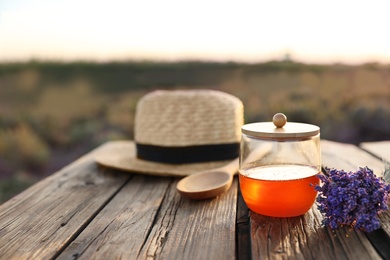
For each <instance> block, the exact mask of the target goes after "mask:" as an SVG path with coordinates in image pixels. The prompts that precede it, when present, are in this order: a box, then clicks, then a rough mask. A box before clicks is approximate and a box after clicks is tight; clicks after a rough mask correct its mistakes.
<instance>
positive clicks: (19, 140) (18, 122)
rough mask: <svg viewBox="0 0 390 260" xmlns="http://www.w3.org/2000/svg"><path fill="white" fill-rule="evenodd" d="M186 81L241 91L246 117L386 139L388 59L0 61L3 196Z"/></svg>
mask: <svg viewBox="0 0 390 260" xmlns="http://www.w3.org/2000/svg"><path fill="white" fill-rule="evenodd" d="M188 88H208V89H217V90H221V91H225V92H228V93H231V94H233V95H235V96H237V97H239V98H240V99H241V100H242V101H243V102H244V105H245V121H246V123H249V122H255V121H270V120H271V119H272V116H273V114H275V113H276V112H283V113H285V114H286V115H287V116H288V119H289V121H298V122H308V123H313V124H317V125H319V126H320V127H321V138H323V139H328V140H335V141H341V142H348V143H359V142H362V141H374V140H385V139H387V140H389V139H390V66H388V65H381V64H375V63H372V64H364V65H360V66H346V65H340V64H336V65H313V64H300V63H294V62H289V61H285V62H267V63H262V64H239V63H207V62H178V63H157V62H156V63H154V62H126V63H82V62H78V63H40V62H29V63H23V64H22V63H7V64H0V203H1V202H2V201H4V200H6V199H8V198H10V197H11V196H13V195H14V194H15V193H17V192H19V191H20V190H22V189H25V188H26V187H28V186H29V185H31V184H32V183H34V182H35V181H37V180H39V179H41V178H43V177H44V176H47V175H48V174H51V173H53V172H55V171H56V170H58V169H60V168H61V167H63V166H64V165H66V164H68V163H69V162H71V161H73V160H74V159H76V158H78V157H79V156H80V155H82V154H84V153H86V152H88V151H90V150H91V149H93V148H95V147H96V146H98V145H99V144H101V143H103V142H105V141H107V140H115V139H129V138H130V139H131V138H132V137H133V131H132V129H133V119H134V111H135V106H136V103H137V100H138V99H139V98H140V97H142V96H143V95H144V94H146V93H147V92H149V91H152V90H155V89H188Z"/></svg>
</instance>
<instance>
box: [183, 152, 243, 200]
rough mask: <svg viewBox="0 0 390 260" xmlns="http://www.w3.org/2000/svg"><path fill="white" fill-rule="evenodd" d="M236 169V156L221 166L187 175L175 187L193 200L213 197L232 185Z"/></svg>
mask: <svg viewBox="0 0 390 260" xmlns="http://www.w3.org/2000/svg"><path fill="white" fill-rule="evenodd" d="M237 171H238V158H237V159H235V160H234V161H232V162H230V163H229V164H227V165H225V166H223V167H220V168H216V169H213V170H208V171H204V172H199V173H195V174H192V175H189V176H187V177H185V178H183V179H181V180H180V181H179V182H178V183H177V185H176V189H177V190H178V192H179V193H180V194H181V195H183V196H184V197H187V198H190V199H194V200H203V199H210V198H214V197H216V196H218V195H220V194H222V193H224V192H225V191H227V190H228V189H229V188H230V186H232V182H233V176H234V174H235V173H236V172H237Z"/></svg>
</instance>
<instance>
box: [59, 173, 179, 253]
mask: <svg viewBox="0 0 390 260" xmlns="http://www.w3.org/2000/svg"><path fill="white" fill-rule="evenodd" d="M170 186H172V178H167V177H154V176H145V175H135V176H133V178H132V179H131V180H130V181H129V182H128V183H127V184H126V185H125V186H124V187H123V188H122V189H121V191H120V192H119V193H118V194H117V195H116V196H115V197H114V198H113V199H112V201H110V203H108V204H107V206H106V207H105V208H104V209H102V210H101V212H100V213H99V214H98V215H97V216H96V217H95V219H93V221H91V223H90V224H89V225H88V226H87V227H86V228H85V230H83V232H81V234H80V235H79V236H78V237H77V238H76V239H75V240H74V241H73V242H72V243H71V244H70V245H69V247H68V248H66V250H64V252H63V253H62V254H61V255H60V256H59V259H71V258H72V257H77V258H80V259H97V258H99V259H112V258H124V259H132V258H133V259H134V258H136V256H137V255H138V254H139V252H140V251H141V249H142V246H143V244H144V243H145V240H146V239H147V238H148V236H149V233H150V230H151V229H152V226H153V224H154V221H155V218H156V215H157V212H158V211H159V208H160V206H161V203H162V200H163V198H164V196H165V194H166V192H167V189H168V188H169V187H170Z"/></svg>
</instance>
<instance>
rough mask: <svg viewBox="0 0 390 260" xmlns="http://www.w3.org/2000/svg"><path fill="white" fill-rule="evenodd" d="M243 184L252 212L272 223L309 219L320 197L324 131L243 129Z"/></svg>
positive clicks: (279, 117) (277, 119)
mask: <svg viewBox="0 0 390 260" xmlns="http://www.w3.org/2000/svg"><path fill="white" fill-rule="evenodd" d="M241 130H242V138H241V146H240V169H239V180H240V188H241V193H242V196H243V198H244V201H245V203H246V204H247V206H248V208H249V209H251V210H252V211H254V212H256V213H258V214H262V215H266V216H272V217H294V216H299V215H302V214H305V213H306V212H307V211H308V210H309V209H310V208H311V206H312V205H313V204H314V201H315V199H316V196H317V192H316V191H315V190H314V187H315V185H317V184H319V179H318V177H317V174H318V173H320V171H321V148H320V128H319V127H318V126H315V125H310V124H303V123H293V122H287V118H286V116H285V115H283V114H281V113H278V114H276V115H275V116H274V118H273V122H263V123H252V124H246V125H244V126H242V128H241Z"/></svg>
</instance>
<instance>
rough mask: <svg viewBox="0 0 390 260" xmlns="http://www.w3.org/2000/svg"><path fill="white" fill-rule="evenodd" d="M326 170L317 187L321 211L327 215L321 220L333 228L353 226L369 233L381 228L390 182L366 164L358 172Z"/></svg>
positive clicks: (320, 176) (321, 175) (319, 176)
mask: <svg viewBox="0 0 390 260" xmlns="http://www.w3.org/2000/svg"><path fill="white" fill-rule="evenodd" d="M325 170H326V172H327V175H324V174H319V175H318V178H319V179H320V180H321V181H322V186H319V185H317V186H316V187H315V190H317V191H318V192H319V194H318V197H317V203H318V210H319V211H320V212H321V213H322V214H324V219H323V221H322V223H323V224H324V225H329V226H330V227H331V228H337V227H338V226H339V225H351V226H354V227H355V228H356V229H360V230H363V231H366V232H371V231H373V230H375V229H378V228H379V227H380V221H379V219H378V213H379V212H381V211H385V210H387V209H388V206H387V202H388V198H389V192H390V184H387V183H385V182H384V180H383V179H382V178H377V177H376V176H375V175H374V173H373V171H372V170H370V169H369V168H367V167H365V168H359V170H358V171H357V172H345V171H343V170H341V171H339V170H336V169H329V168H326V169H325Z"/></svg>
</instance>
